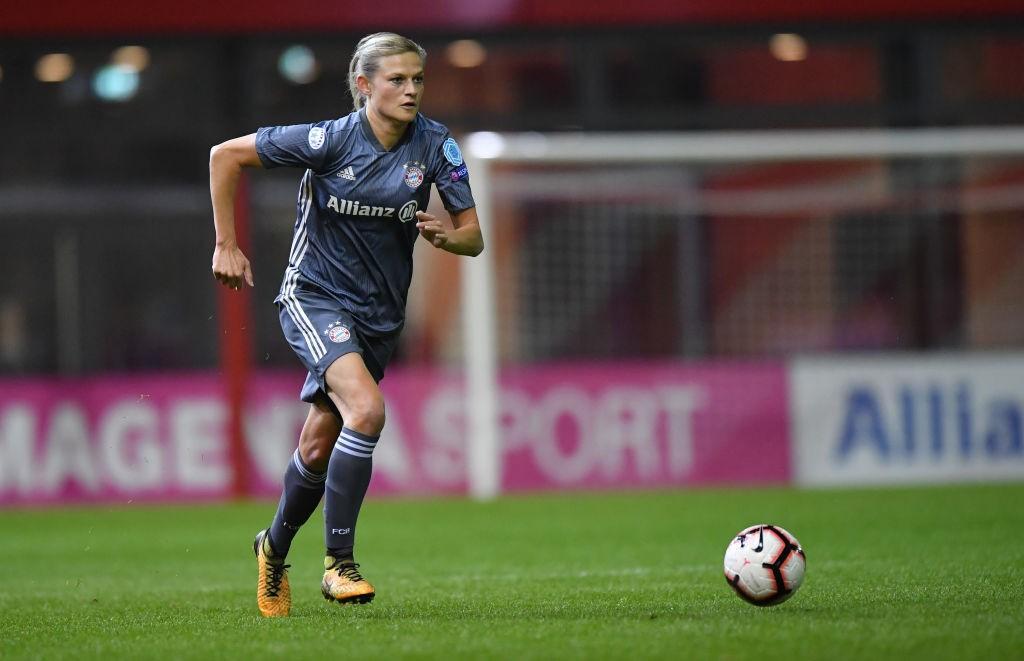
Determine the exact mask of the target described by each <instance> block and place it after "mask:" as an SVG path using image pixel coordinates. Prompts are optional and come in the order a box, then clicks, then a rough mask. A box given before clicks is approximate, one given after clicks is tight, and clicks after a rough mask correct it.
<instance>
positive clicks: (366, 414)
mask: <svg viewBox="0 0 1024 661" xmlns="http://www.w3.org/2000/svg"><path fill="white" fill-rule="evenodd" d="M345 426H346V427H348V428H349V429H354V430H355V431H357V432H359V433H361V434H368V435H370V436H379V435H380V432H381V430H382V429H384V398H383V397H382V396H381V395H380V394H379V393H374V394H373V395H366V396H364V397H359V398H356V399H355V400H354V401H352V402H351V403H350V405H349V411H347V412H346V416H345Z"/></svg>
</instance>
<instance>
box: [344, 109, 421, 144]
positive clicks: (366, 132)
mask: <svg viewBox="0 0 1024 661" xmlns="http://www.w3.org/2000/svg"><path fill="white" fill-rule="evenodd" d="M419 117H420V115H419V113H416V119H414V120H412V121H411V122H409V125H408V126H406V127H405V133H403V134H402V137H401V138H399V139H398V142H396V143H395V146H394V147H392V148H391V149H390V150H388V149H384V145H382V144H380V141H379V140H377V136H376V135H374V134H373V127H372V126H370V119H369V118H368V117H367V116H366V106H363V107H362V108H360V109H359V126H360V127H361V128H362V129H363V137H365V138H366V140H367V142H369V143H370V146H371V147H373V148H374V150H376V151H379V152H387V151H395V150H396V149H398V148H399V147H401V146H402V145H404V144H405V143H406V142H409V140H410V139H412V134H413V133H414V132H415V130H416V128H415V127H416V120H417V119H419Z"/></svg>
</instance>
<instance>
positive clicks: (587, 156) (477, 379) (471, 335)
mask: <svg viewBox="0 0 1024 661" xmlns="http://www.w3.org/2000/svg"><path fill="white" fill-rule="evenodd" d="M465 146H466V149H465V150H464V151H465V155H466V161H467V164H468V167H469V171H470V172H471V173H472V175H471V176H472V184H473V192H474V197H475V199H476V203H477V209H478V211H479V216H480V218H481V224H482V228H483V233H484V243H485V245H491V241H492V240H493V236H494V232H493V227H492V226H493V224H494V223H495V222H498V221H497V219H495V218H494V217H493V216H492V214H491V213H490V211H491V209H492V208H493V189H494V187H495V186H496V185H500V183H498V184H496V183H495V181H494V179H493V176H492V175H493V166H494V165H495V164H496V163H507V164H530V163H533V164H549V165H567V164H580V165H585V164H589V163H613V164H614V163H620V164H627V163H628V164H639V163H652V164H653V163H684V164H701V163H705V164H707V163H729V162H737V163H740V162H769V161H807V160H809V161H816V160H837V159H851V158H904V157H908V158H909V157H944V156H949V157H957V156H1022V155H1024V128H1022V127H1008V128H954V129H906V130H868V129H866V130H809V131H764V132H716V133H699V134H698V133H689V134H687V133H617V134H611V133H575V134H537V133H529V134H498V133H490V132H480V133H473V134H470V135H468V136H467V138H466V140H465ZM493 255H494V251H493V250H486V249H485V250H484V252H483V253H482V254H481V255H480V256H479V257H477V258H475V259H471V260H467V261H465V262H463V266H462V268H463V269H464V270H463V271H462V278H461V281H462V287H461V297H462V300H461V304H462V323H463V333H464V338H465V342H464V350H465V370H466V407H467V408H466V410H467V416H468V419H467V422H468V424H467V440H466V443H467V447H466V457H467V462H466V465H467V471H468V475H467V478H468V485H469V494H470V495H471V496H472V497H473V498H475V499H480V500H487V499H491V498H494V497H495V496H497V495H498V494H499V493H500V491H501V463H502V462H501V454H502V450H501V438H500V429H499V419H498V416H499V405H498V397H499V390H498V351H497V347H498V342H497V324H496V306H495V283H494V279H495V276H494V266H495V265H494V261H493Z"/></svg>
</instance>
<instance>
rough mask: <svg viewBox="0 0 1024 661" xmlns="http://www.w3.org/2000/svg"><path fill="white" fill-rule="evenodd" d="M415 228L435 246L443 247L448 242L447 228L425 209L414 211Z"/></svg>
mask: <svg viewBox="0 0 1024 661" xmlns="http://www.w3.org/2000/svg"><path fill="white" fill-rule="evenodd" d="M416 220H417V221H418V222H417V223H416V229H418V230H419V231H420V234H422V235H423V238H424V239H426V240H427V241H430V243H432V244H433V245H434V247H435V248H443V247H444V246H445V244H446V243H448V230H446V229H445V226H444V225H443V224H442V223H441V221H440V220H438V219H437V218H436V217H435V216H432V215H430V214H429V213H427V212H426V211H417V212H416Z"/></svg>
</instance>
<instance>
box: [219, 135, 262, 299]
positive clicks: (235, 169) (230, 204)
mask: <svg viewBox="0 0 1024 661" xmlns="http://www.w3.org/2000/svg"><path fill="white" fill-rule="evenodd" d="M260 165H261V163H260V158H259V156H258V155H257V154H256V134H255V133H251V134H249V135H245V136H242V137H239V138H233V139H231V140H228V141H226V142H222V143H221V144H219V145H217V146H216V147H214V148H213V149H211V150H210V197H211V199H212V201H213V225H214V229H215V230H216V235H217V242H216V245H215V246H214V249H213V277H215V278H217V280H218V281H219V282H220V283H221V284H223V285H225V286H227V287H231V288H232V289H241V287H242V284H243V283H246V284H248V285H249V286H250V287H252V286H253V277H252V267H251V266H250V265H249V260H248V258H246V256H245V254H244V253H243V252H242V251H241V250H240V249H239V248H238V240H237V238H236V236H235V191H236V190H237V188H238V179H239V177H240V176H241V174H242V168H243V167H257V166H260Z"/></svg>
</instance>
